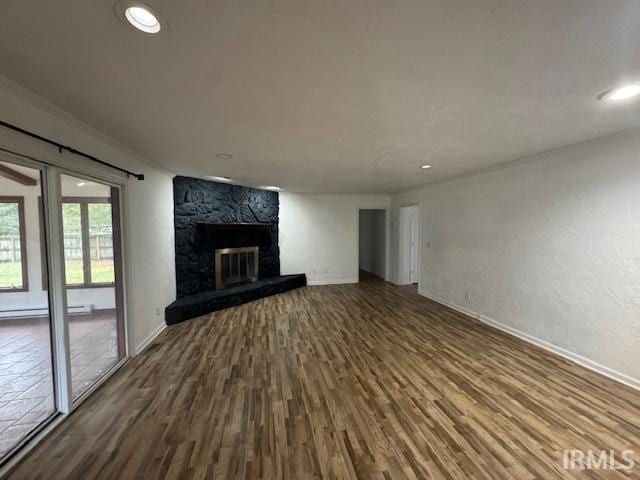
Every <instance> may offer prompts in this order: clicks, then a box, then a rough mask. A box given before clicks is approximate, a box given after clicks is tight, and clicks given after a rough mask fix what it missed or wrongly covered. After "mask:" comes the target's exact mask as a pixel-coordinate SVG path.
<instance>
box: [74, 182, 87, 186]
mask: <svg viewBox="0 0 640 480" xmlns="http://www.w3.org/2000/svg"><path fill="white" fill-rule="evenodd" d="M86 184H87V182H78V183H76V185H78V186H79V187H84V186H85V185H86Z"/></svg>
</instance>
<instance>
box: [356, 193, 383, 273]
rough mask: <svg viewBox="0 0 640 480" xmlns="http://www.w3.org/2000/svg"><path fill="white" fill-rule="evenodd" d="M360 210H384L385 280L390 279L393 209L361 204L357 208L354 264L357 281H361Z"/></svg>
mask: <svg viewBox="0 0 640 480" xmlns="http://www.w3.org/2000/svg"><path fill="white" fill-rule="evenodd" d="M360 210H381V211H383V212H384V226H385V228H384V231H385V233H384V244H385V245H384V281H385V282H388V281H389V276H390V272H391V259H390V257H391V245H390V241H391V234H390V225H391V209H390V208H388V207H377V206H370V207H369V206H366V205H365V206H359V207H356V210H355V217H356V221H355V226H356V235H355V237H356V243H355V265H354V267H353V268H354V278H355V281H356V283H357V282H359V281H360Z"/></svg>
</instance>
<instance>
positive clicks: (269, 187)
mask: <svg viewBox="0 0 640 480" xmlns="http://www.w3.org/2000/svg"><path fill="white" fill-rule="evenodd" d="M258 188H261V189H263V190H274V191H276V192H279V191H280V190H282V188H280V187H278V186H277V185H262V186H260V187H258Z"/></svg>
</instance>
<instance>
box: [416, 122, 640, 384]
mask: <svg viewBox="0 0 640 480" xmlns="http://www.w3.org/2000/svg"><path fill="white" fill-rule="evenodd" d="M638 152H640V135H638V134H637V133H635V134H631V135H629V134H625V135H617V136H612V137H609V138H605V139H601V140H598V141H593V142H588V143H583V144H580V145H577V146H573V147H567V148H564V149H561V150H557V151H554V152H550V153H547V154H544V155H540V156H537V157H536V158H535V160H536V161H531V162H528V163H523V164H520V165H515V166H510V167H507V168H503V169H500V170H495V171H493V172H489V173H484V174H480V175H476V176H471V177H467V178H463V179H460V180H457V181H454V182H450V183H444V184H439V185H435V186H432V187H428V188H425V189H424V190H423V191H422V193H421V205H422V221H423V226H422V228H423V230H422V233H423V236H422V265H421V266H422V275H421V282H420V288H421V291H423V292H424V293H426V294H429V295H433V296H435V297H438V298H441V299H443V300H446V301H448V302H452V303H454V304H457V305H459V306H462V307H464V308H466V309H469V310H471V311H473V312H477V313H479V314H481V315H484V316H486V317H489V318H491V319H493V320H496V321H498V322H501V323H503V324H505V325H507V326H509V327H511V328H515V329H517V330H519V331H521V332H524V333H526V334H528V335H532V336H534V337H536V338H538V339H541V340H544V341H546V342H549V343H551V344H553V345H556V346H558V347H561V348H563V349H566V350H568V351H570V352H572V353H574V354H577V355H580V356H582V357H586V358H587V359H589V360H591V361H593V362H596V363H598V364H600V365H602V366H604V367H607V368H609V369H612V370H614V371H616V372H620V373H622V374H624V375H627V376H629V377H632V378H635V379H640V361H639V360H638V358H639V356H638V355H639V354H638V352H639V348H640V214H639V212H640V161H639V160H638ZM427 242H430V243H431V248H427ZM465 292H469V293H470V294H471V298H470V300H467V299H465Z"/></svg>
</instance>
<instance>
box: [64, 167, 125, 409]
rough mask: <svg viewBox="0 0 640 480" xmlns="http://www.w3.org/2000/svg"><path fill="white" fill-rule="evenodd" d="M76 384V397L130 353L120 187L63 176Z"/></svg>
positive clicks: (66, 266) (67, 291)
mask: <svg viewBox="0 0 640 480" xmlns="http://www.w3.org/2000/svg"><path fill="white" fill-rule="evenodd" d="M61 193H62V212H63V221H62V223H63V237H64V238H63V242H64V263H65V278H66V286H65V290H66V296H67V315H66V318H67V322H68V327H69V340H70V347H71V386H72V391H73V398H74V399H76V398H78V397H79V396H80V395H82V394H83V393H84V392H85V391H87V389H89V388H90V387H91V386H92V385H93V384H95V383H96V382H97V381H98V380H99V379H101V378H102V377H103V376H104V375H105V374H106V373H107V372H109V370H111V369H112V368H113V367H114V366H115V365H116V364H117V363H118V362H119V361H120V360H121V359H122V358H123V357H124V355H125V349H124V329H123V321H124V319H123V315H122V312H123V309H122V295H121V288H122V285H121V283H122V279H121V273H120V272H119V268H117V266H118V265H121V258H120V254H121V253H120V252H121V249H120V248H119V247H120V234H119V231H120V229H119V225H120V220H119V218H120V217H119V215H120V212H119V210H120V209H119V201H118V193H119V191H118V190H117V189H116V188H112V187H110V186H108V185H104V184H101V183H98V182H95V181H89V180H85V179H81V178H76V177H72V176H68V175H62V176H61Z"/></svg>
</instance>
